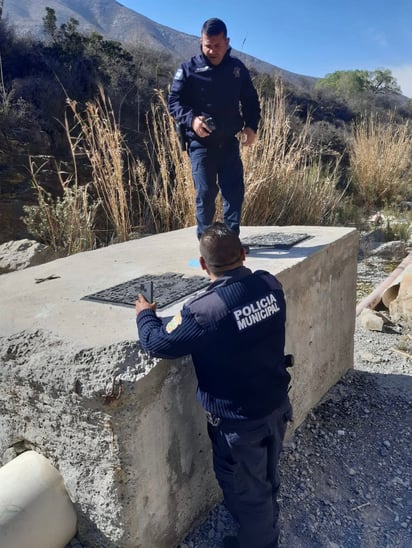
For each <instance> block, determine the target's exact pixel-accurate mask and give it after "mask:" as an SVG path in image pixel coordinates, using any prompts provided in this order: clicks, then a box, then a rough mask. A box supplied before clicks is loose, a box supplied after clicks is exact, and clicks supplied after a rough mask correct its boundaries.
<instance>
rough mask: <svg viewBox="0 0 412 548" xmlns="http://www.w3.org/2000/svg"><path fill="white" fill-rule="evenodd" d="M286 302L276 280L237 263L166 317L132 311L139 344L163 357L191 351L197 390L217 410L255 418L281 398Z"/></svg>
mask: <svg viewBox="0 0 412 548" xmlns="http://www.w3.org/2000/svg"><path fill="white" fill-rule="evenodd" d="M285 320H286V306H285V298H284V294H283V290H282V287H281V285H280V283H279V282H278V280H277V279H276V278H275V277H274V276H272V275H271V274H269V273H268V272H265V271H256V272H255V273H252V272H251V271H250V270H249V269H248V268H246V267H244V266H242V267H239V268H236V269H234V270H231V271H229V272H226V273H225V274H224V276H222V277H220V278H219V279H218V280H216V281H215V282H213V283H211V284H210V286H209V287H208V289H207V290H206V291H205V292H204V293H202V294H200V295H198V296H196V297H194V298H193V299H192V300H190V301H188V302H187V303H186V304H185V305H184V306H183V308H182V310H181V312H180V313H179V314H178V315H176V316H175V317H174V318H172V319H171V320H170V319H169V320H168V321H167V323H166V321H162V319H161V318H159V317H157V316H156V313H155V312H154V311H153V310H143V311H142V312H140V314H139V315H138V316H137V319H136V321H137V327H138V331H139V338H140V343H141V345H142V347H143V349H144V350H146V351H147V352H149V353H151V354H152V355H155V356H157V357H163V358H177V357H179V356H184V355H186V354H191V355H192V360H193V364H194V367H195V370H196V375H197V379H198V390H197V397H198V399H199V401H200V402H201V404H202V406H203V407H204V409H206V410H207V411H210V412H211V413H213V414H214V415H216V416H218V417H221V418H232V419H247V418H260V417H264V416H266V415H268V414H270V413H271V412H272V411H273V410H274V409H276V408H277V407H280V406H281V405H282V404H283V402H284V401H285V400H286V397H287V391H288V384H289V381H290V375H289V373H288V372H287V370H286V366H285V356H284V344H285Z"/></svg>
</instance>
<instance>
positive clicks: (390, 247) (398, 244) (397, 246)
mask: <svg viewBox="0 0 412 548" xmlns="http://www.w3.org/2000/svg"><path fill="white" fill-rule="evenodd" d="M370 254H371V255H374V256H376V257H380V258H381V259H390V260H393V261H396V260H401V259H403V258H404V257H405V256H406V242H404V241H403V240H396V241H393V242H385V243H383V244H381V245H380V246H378V247H377V248H376V249H374V250H372V251H371V252H370Z"/></svg>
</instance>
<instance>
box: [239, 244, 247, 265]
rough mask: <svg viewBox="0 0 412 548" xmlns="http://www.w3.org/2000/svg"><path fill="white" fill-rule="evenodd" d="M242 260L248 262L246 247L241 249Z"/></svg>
mask: <svg viewBox="0 0 412 548" xmlns="http://www.w3.org/2000/svg"><path fill="white" fill-rule="evenodd" d="M240 259H241V261H242V262H243V261H245V260H246V249H245V248H244V247H241V248H240Z"/></svg>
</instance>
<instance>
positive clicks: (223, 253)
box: [200, 223, 242, 274]
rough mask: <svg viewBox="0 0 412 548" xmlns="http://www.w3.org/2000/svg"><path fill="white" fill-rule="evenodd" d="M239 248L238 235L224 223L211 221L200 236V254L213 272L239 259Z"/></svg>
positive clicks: (227, 267) (222, 270) (226, 267)
mask: <svg viewBox="0 0 412 548" xmlns="http://www.w3.org/2000/svg"><path fill="white" fill-rule="evenodd" d="M241 249H242V244H241V243H240V239H239V236H238V235H237V234H236V232H235V231H234V230H232V229H231V228H229V227H228V226H226V225H225V224H224V223H213V224H212V225H211V226H209V227H208V228H207V229H206V230H205V231H204V232H203V234H202V236H201V238H200V254H201V256H202V257H203V259H204V260H205V262H206V264H207V266H208V267H209V269H210V271H211V272H213V273H214V274H217V273H219V272H224V271H226V270H230V268H229V267H230V266H232V265H234V264H235V263H237V262H238V261H240V260H241Z"/></svg>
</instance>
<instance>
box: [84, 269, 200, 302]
mask: <svg viewBox="0 0 412 548" xmlns="http://www.w3.org/2000/svg"><path fill="white" fill-rule="evenodd" d="M209 283H210V282H209V280H208V278H204V277H203V276H190V277H185V276H184V274H176V273H173V272H166V273H165V274H158V275H156V274H153V275H151V274H147V275H145V276H140V277H139V278H135V279H133V280H129V281H128V282H124V283H122V284H119V285H115V286H113V287H109V288H108V289H103V290H102V291H98V292H97V293H93V294H91V295H87V296H86V297H83V299H85V300H90V301H99V302H102V303H107V304H116V305H120V306H133V307H134V303H135V302H136V299H137V295H138V293H143V294H145V292H146V291H147V290H148V288H150V286H151V284H152V285H153V300H154V301H155V302H156V303H157V309H160V308H165V307H166V306H169V305H170V304H172V303H174V302H176V301H180V300H181V299H183V298H184V297H186V296H187V295H191V294H192V293H196V291H199V290H200V289H203V288H205V287H207V286H208V285H209Z"/></svg>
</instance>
